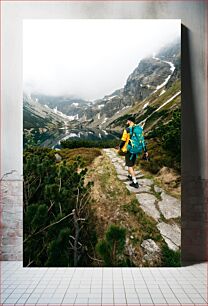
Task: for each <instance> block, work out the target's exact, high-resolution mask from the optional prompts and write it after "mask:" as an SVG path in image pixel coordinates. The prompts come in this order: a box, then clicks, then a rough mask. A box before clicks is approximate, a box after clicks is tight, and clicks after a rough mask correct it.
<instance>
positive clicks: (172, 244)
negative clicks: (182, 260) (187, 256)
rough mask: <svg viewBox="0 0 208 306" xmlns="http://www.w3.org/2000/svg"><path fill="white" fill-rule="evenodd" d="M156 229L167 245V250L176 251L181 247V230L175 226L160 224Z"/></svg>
mask: <svg viewBox="0 0 208 306" xmlns="http://www.w3.org/2000/svg"><path fill="white" fill-rule="evenodd" d="M157 228H158V230H159V231H160V233H161V235H162V236H163V238H164V240H165V242H166V243H167V245H168V247H169V249H171V250H173V251H177V250H178V249H179V247H180V245H181V229H180V227H179V226H178V225H177V224H175V223H174V224H167V223H165V222H160V223H158V224H157Z"/></svg>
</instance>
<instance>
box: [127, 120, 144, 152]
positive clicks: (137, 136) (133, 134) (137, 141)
mask: <svg viewBox="0 0 208 306" xmlns="http://www.w3.org/2000/svg"><path fill="white" fill-rule="evenodd" d="M128 129H129V132H130V140H129V143H128V146H127V151H128V152H130V153H131V154H136V155H138V154H140V153H142V151H143V150H145V141H144V136H143V128H142V127H141V126H140V125H134V126H131V127H129V128H128Z"/></svg>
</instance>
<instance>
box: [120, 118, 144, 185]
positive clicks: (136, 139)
mask: <svg viewBox="0 0 208 306" xmlns="http://www.w3.org/2000/svg"><path fill="white" fill-rule="evenodd" d="M127 125H128V127H127V128H125V129H124V131H123V135H122V137H121V143H120V146H119V151H121V152H123V153H125V162H126V166H127V167H128V172H129V174H128V179H129V180H131V181H132V182H131V184H130V186H131V187H135V188H138V187H139V184H138V182H137V179H136V174H135V171H134V165H135V164H136V159H137V156H138V154H141V153H142V151H144V157H145V158H146V159H147V157H148V152H147V149H146V145H145V141H144V136H143V129H142V127H141V126H140V125H136V124H135V119H134V117H129V118H128V120H127Z"/></svg>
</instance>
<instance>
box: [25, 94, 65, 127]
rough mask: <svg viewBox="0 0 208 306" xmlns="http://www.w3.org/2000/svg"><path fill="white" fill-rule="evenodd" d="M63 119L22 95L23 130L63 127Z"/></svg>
mask: <svg viewBox="0 0 208 306" xmlns="http://www.w3.org/2000/svg"><path fill="white" fill-rule="evenodd" d="M64 121H65V119H64V118H63V117H62V116H60V115H58V114H56V113H54V111H53V110H51V109H50V108H48V107H45V106H42V105H41V104H39V103H38V102H35V101H34V100H33V99H32V98H31V97H30V96H29V95H26V94H24V95H23V126H24V129H30V128H46V127H49V126H51V127H52V126H57V125H63V124H64Z"/></svg>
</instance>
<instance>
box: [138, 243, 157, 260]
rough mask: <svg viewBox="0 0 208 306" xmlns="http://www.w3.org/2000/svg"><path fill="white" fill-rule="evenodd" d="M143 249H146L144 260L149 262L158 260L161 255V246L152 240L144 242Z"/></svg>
mask: <svg viewBox="0 0 208 306" xmlns="http://www.w3.org/2000/svg"><path fill="white" fill-rule="evenodd" d="M141 247H142V248H143V249H144V253H145V255H144V259H145V260H147V261H152V260H155V259H157V257H158V255H159V254H160V248H159V246H158V245H157V244H156V243H155V242H154V241H153V240H152V239H147V240H144V241H143V242H142V244H141Z"/></svg>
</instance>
